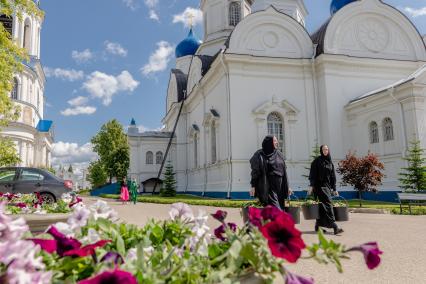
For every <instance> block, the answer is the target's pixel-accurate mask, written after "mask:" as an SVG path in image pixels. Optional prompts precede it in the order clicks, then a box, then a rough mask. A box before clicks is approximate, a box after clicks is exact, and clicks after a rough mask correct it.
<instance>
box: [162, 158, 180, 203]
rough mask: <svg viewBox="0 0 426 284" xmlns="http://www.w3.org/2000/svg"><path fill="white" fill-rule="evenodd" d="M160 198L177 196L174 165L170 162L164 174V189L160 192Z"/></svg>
mask: <svg viewBox="0 0 426 284" xmlns="http://www.w3.org/2000/svg"><path fill="white" fill-rule="evenodd" d="M160 196H164V197H173V196H176V180H175V173H174V171H173V165H172V163H171V162H170V161H168V162H167V165H166V171H165V172H164V182H163V187H162V188H161V190H160Z"/></svg>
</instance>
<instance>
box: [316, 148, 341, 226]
mask: <svg viewBox="0 0 426 284" xmlns="http://www.w3.org/2000/svg"><path fill="white" fill-rule="evenodd" d="M324 147H327V149H328V146H326V145H322V146H321V148H320V152H321V155H320V156H319V157H318V158H316V159H315V160H314V161H313V162H312V164H311V170H310V173H309V181H310V185H311V187H312V190H313V192H312V193H313V195H314V198H315V199H317V200H318V201H319V202H320V206H319V209H320V210H319V219H317V220H316V223H315V231H318V230H319V227H324V228H332V229H334V234H338V233H342V232H343V230H342V229H341V228H339V227H338V226H337V224H336V219H335V217H334V212H333V202H332V195H337V194H338V193H337V191H336V174H335V169H334V165H333V162H332V160H331V156H330V152H328V153H327V155H324Z"/></svg>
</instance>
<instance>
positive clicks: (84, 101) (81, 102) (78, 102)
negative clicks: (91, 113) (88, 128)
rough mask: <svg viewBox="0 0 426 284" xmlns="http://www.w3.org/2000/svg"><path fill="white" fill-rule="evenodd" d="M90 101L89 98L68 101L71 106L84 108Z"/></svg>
mask: <svg viewBox="0 0 426 284" xmlns="http://www.w3.org/2000/svg"><path fill="white" fill-rule="evenodd" d="M88 101H89V99H88V98H87V97H83V96H78V97H76V98H74V99H72V100H69V101H68V104H69V105H71V106H82V105H85V104H87V102H88Z"/></svg>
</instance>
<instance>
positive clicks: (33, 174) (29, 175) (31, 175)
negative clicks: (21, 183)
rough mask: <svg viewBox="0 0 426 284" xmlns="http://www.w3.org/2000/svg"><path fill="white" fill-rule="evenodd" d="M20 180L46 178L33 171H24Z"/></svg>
mask: <svg viewBox="0 0 426 284" xmlns="http://www.w3.org/2000/svg"><path fill="white" fill-rule="evenodd" d="M19 180H30V181H31V180H36V181H37V180H44V176H43V175H42V174H40V173H38V172H35V171H31V170H22V173H21V175H20V176H19Z"/></svg>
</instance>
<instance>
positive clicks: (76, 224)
mask: <svg viewBox="0 0 426 284" xmlns="http://www.w3.org/2000/svg"><path fill="white" fill-rule="evenodd" d="M89 217H90V210H89V209H86V207H84V206H77V207H76V208H75V209H74V211H73V213H72V215H71V216H70V217H69V218H68V224H69V225H70V226H71V228H72V229H73V230H75V229H77V228H81V227H83V226H86V224H87V220H88V219H89Z"/></svg>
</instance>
